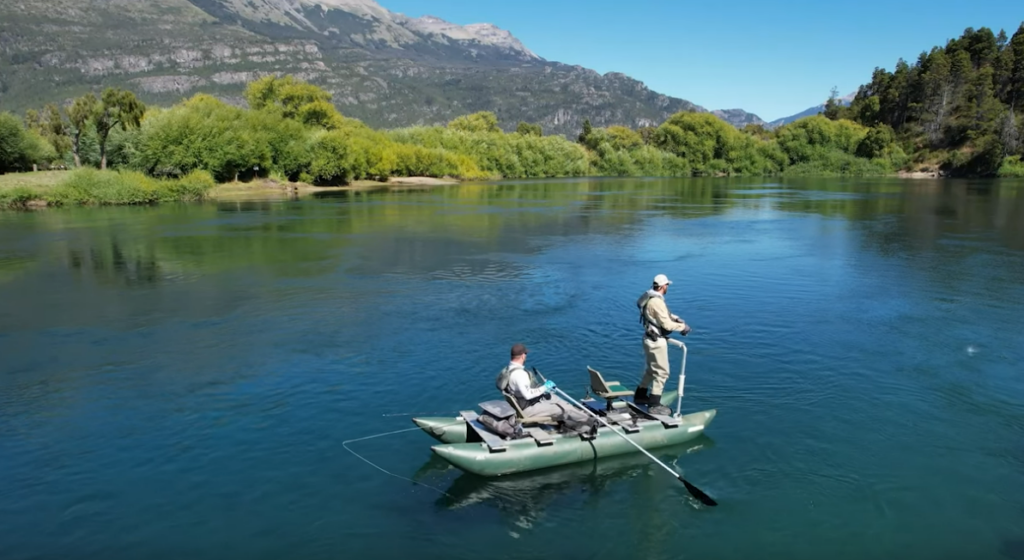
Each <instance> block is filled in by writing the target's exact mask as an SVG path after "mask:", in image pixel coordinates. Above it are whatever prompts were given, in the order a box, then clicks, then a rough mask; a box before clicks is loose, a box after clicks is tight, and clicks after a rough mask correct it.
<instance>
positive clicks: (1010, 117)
mask: <svg viewBox="0 0 1024 560" xmlns="http://www.w3.org/2000/svg"><path fill="white" fill-rule="evenodd" d="M999 128H1000V131H999V140H1000V142H1001V143H1002V145H1003V155H1004V156H1007V155H1012V154H1016V153H1017V151H1018V150H1020V147H1021V144H1020V130H1018V128H1017V117H1016V115H1015V114H1014V113H1013V109H1010V110H1009V111H1007V112H1006V115H1004V116H1003V119H1002V122H1001V123H1000V127H999Z"/></svg>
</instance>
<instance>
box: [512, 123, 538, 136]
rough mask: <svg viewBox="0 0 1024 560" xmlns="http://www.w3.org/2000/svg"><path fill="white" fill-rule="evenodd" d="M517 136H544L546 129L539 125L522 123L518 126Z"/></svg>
mask: <svg viewBox="0 0 1024 560" xmlns="http://www.w3.org/2000/svg"><path fill="white" fill-rule="evenodd" d="M516 134H522V135H523V136H544V129H543V128H541V126H540V125H539V124H531V123H527V122H520V123H519V125H518V126H516Z"/></svg>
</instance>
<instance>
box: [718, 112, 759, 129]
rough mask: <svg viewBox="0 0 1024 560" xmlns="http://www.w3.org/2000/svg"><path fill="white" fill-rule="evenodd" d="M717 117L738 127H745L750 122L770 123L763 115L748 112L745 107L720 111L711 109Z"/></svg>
mask: <svg viewBox="0 0 1024 560" xmlns="http://www.w3.org/2000/svg"><path fill="white" fill-rule="evenodd" d="M711 112H712V113H713V114H714V115H715V116H716V117H718V118H720V119H722V120H723V121H725V122H727V123H729V124H731V125H733V126H735V127H736V128H743V127H745V126H747V125H748V124H759V125H761V126H765V125H767V124H768V123H766V122H764V121H763V120H761V117H759V116H757V115H755V114H754V113H748V112H746V111H744V110H743V109H720V110H718V111H711Z"/></svg>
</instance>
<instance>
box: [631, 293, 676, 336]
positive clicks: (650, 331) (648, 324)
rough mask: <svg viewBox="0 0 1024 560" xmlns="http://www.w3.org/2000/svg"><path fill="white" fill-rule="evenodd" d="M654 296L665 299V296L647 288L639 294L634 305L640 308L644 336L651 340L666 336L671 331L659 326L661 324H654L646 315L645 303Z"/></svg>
mask: <svg viewBox="0 0 1024 560" xmlns="http://www.w3.org/2000/svg"><path fill="white" fill-rule="evenodd" d="M654 298H660V299H662V300H664V299H665V296H663V295H661V294H660V293H658V292H656V291H654V290H647V291H646V292H644V295H642V296H640V299H638V300H636V306H637V307H638V308H639V309H640V324H641V325H643V327H644V337H645V338H649V339H651V340H658V339H659V338H666V337H668V335H669V334H671V333H672V331H670V330H667V329H663V328H661V325H658V324H656V323H655V322H654V321H651V320H650V318H649V317H647V304H649V303H650V302H651V300H652V299H654Z"/></svg>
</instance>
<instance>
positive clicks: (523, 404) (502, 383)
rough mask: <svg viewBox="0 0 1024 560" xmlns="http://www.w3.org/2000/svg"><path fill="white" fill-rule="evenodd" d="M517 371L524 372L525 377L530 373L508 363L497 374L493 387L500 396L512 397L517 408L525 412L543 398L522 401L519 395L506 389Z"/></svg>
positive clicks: (518, 365) (541, 396)
mask: <svg viewBox="0 0 1024 560" xmlns="http://www.w3.org/2000/svg"><path fill="white" fill-rule="evenodd" d="M517 369H521V370H523V371H526V373H527V375H529V373H530V372H529V371H527V370H526V368H525V367H523V366H522V365H521V364H511V363H510V364H509V365H507V366H505V368H504V369H502V370H501V372H500V373H498V377H497V379H495V380H494V385H495V386H496V387H497V388H498V390H499V391H501V393H502V394H507V395H512V398H514V399H515V400H516V403H517V404H518V405H519V408H520V409H522V410H526V408H527V407H530V406H533V405H535V404H537V403H538V402H540V401H541V400H542V399H543V398H544V395H540V396H538V397H535V398H532V399H524V398H523V397H520V396H519V395H516V394H515V393H513V392H512V391H510V390H509V388H508V380H509V378H510V377H512V372H514V371H515V370H517Z"/></svg>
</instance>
